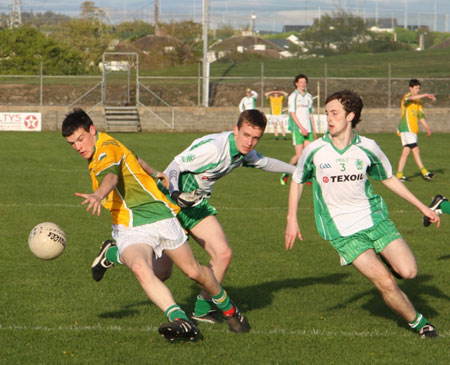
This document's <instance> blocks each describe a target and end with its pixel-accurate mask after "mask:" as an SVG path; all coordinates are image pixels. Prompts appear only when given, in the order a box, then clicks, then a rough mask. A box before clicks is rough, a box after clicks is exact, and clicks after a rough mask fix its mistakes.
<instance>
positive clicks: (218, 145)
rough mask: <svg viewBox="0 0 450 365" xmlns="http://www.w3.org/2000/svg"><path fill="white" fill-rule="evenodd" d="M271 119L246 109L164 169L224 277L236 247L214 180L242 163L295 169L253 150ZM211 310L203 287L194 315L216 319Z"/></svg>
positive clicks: (185, 222)
mask: <svg viewBox="0 0 450 365" xmlns="http://www.w3.org/2000/svg"><path fill="white" fill-rule="evenodd" d="M266 125H267V119H266V117H265V115H264V113H262V112H260V111H259V110H256V109H252V110H246V111H244V112H242V113H241V115H240V116H239V120H238V122H237V125H236V126H234V128H233V131H230V132H223V133H218V134H210V135H206V136H204V137H202V138H199V139H197V140H195V141H194V142H193V143H192V144H191V145H190V146H189V147H188V148H186V149H185V150H184V151H183V152H181V153H180V154H179V155H178V156H176V157H175V158H174V160H173V161H172V162H171V163H170V164H169V166H168V167H167V168H166V170H165V173H166V174H167V176H168V177H169V181H170V196H171V198H172V199H173V200H174V201H175V202H177V203H178V205H180V207H182V209H181V211H180V213H178V215H177V217H178V219H179V220H180V222H181V225H182V226H183V227H184V228H185V229H186V230H188V231H189V233H190V234H191V235H192V237H193V238H194V239H195V240H196V241H197V242H198V243H199V244H200V245H201V246H202V247H203V248H204V249H205V250H206V251H207V252H208V254H209V255H210V257H211V259H210V262H209V266H210V267H211V269H212V270H213V272H214V275H215V276H216V278H217V281H218V282H219V283H220V282H222V280H223V278H224V276H225V273H226V271H227V269H228V266H229V265H230V261H231V256H232V250H231V247H230V245H229V244H228V241H227V239H226V237H225V233H224V231H223V228H222V226H221V225H220V223H219V221H218V220H217V218H216V214H217V212H216V209H215V208H214V207H213V206H212V205H210V204H209V202H208V198H209V197H210V196H211V193H212V189H213V185H214V184H215V182H216V181H217V180H219V179H220V178H222V177H223V176H225V175H227V174H229V173H230V172H232V171H233V170H234V169H236V168H238V167H240V166H245V167H256V168H259V169H262V170H264V171H269V172H277V173H279V172H284V173H288V174H292V173H293V172H294V169H295V167H294V166H292V165H290V164H288V163H285V162H282V161H279V160H276V159H273V158H269V157H265V156H263V155H261V154H260V153H258V152H257V151H255V150H254V148H255V147H256V145H257V144H258V142H259V141H260V139H261V137H262V136H263V133H264V130H265V128H266ZM192 192H195V194H197V196H198V199H197V204H195V206H190V207H189V206H188V205H192V204H194V203H195V202H194V200H190V201H187V202H186V201H185V199H184V196H185V194H187V193H192ZM167 193H168V192H167ZM230 198H231V197H230ZM210 311H211V300H210V297H209V295H208V294H207V293H206V292H205V291H202V292H201V293H200V295H199V296H198V297H197V301H196V303H195V312H194V315H193V317H192V318H193V319H196V320H198V321H204V322H210V323H213V322H215V321H217V318H216V317H215V316H214V315H212V314H211V313H210Z"/></svg>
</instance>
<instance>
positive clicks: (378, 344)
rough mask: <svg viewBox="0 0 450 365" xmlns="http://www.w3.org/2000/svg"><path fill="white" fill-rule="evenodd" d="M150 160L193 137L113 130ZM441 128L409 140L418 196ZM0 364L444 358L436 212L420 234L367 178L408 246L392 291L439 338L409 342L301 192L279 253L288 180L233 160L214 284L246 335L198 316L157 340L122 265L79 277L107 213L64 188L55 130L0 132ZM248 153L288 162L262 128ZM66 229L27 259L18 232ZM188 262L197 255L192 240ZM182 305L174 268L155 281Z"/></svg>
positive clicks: (225, 183)
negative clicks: (60, 245) (222, 255)
mask: <svg viewBox="0 0 450 365" xmlns="http://www.w3.org/2000/svg"><path fill="white" fill-rule="evenodd" d="M115 136H116V137H117V138H118V139H119V140H121V141H122V142H124V143H125V144H126V145H128V146H129V147H130V148H132V149H133V150H134V151H135V152H136V153H138V154H139V155H140V156H142V157H143V158H144V159H145V160H147V161H148V162H149V163H150V164H151V165H152V166H154V167H156V168H158V169H163V168H164V167H165V166H166V165H167V164H168V163H169V162H170V161H171V159H172V157H173V156H174V155H175V154H177V153H179V152H180V151H182V150H183V149H184V148H185V147H186V146H187V145H188V143H190V142H191V141H192V140H193V139H194V138H195V137H198V136H200V135H199V134H116V135H115ZM369 137H371V138H374V139H376V140H377V142H378V143H379V144H380V146H381V147H382V148H383V149H384V151H385V152H386V154H387V155H388V156H389V158H390V159H391V163H392V164H393V166H394V169H395V168H396V165H397V161H398V157H399V154H400V142H399V139H398V137H396V136H395V134H394V133H390V134H376V135H369ZM448 140H449V137H448V135H445V134H433V135H432V136H431V137H429V138H426V137H425V136H424V135H421V136H420V138H419V144H420V147H421V151H422V158H423V160H424V163H425V165H426V166H427V167H428V168H429V169H430V170H431V171H434V172H436V173H437V174H438V175H437V177H436V178H435V180H433V181H432V182H426V181H424V180H423V179H422V178H421V177H420V176H419V175H418V173H417V169H416V167H415V165H414V162H413V161H412V157H410V160H409V161H408V164H407V167H406V174H407V175H408V176H410V177H412V181H411V182H408V187H409V188H410V189H411V190H412V191H413V192H414V193H415V194H416V195H417V196H418V197H419V198H420V199H422V200H423V201H424V202H426V203H427V204H428V203H429V201H430V200H431V198H432V197H433V196H434V195H435V194H436V193H441V194H444V195H446V194H447V195H449V185H448V177H449V176H450V172H449V171H448V147H447V145H448ZM0 145H1V146H2V148H1V149H0V161H1V164H2V171H3V172H2V178H1V179H0V216H1V223H2V224H1V225H0V247H1V255H0V278H1V279H0V280H1V290H0V363H2V364H120V363H124V364H125V363H126V364H162V363H183V364H194V363H218V364H248V363H250V362H254V363H264V364H266V363H271V364H275V363H280V364H286V363H315V364H322V363H324V364H325V363H326V364H334V363H336V364H340V363H352V364H353V363H358V364H360V363H391V364H412V363H424V362H433V363H441V364H448V363H449V362H450V355H449V354H448V345H449V342H450V340H449V339H450V331H449V328H450V319H449V318H450V307H449V305H448V303H449V299H450V290H449V284H448V278H447V275H449V273H450V265H449V260H450V249H449V246H448V241H447V238H448V237H449V230H450V220H449V217H448V216H443V217H442V222H441V228H440V229H438V230H437V229H436V228H435V227H434V226H432V227H429V228H427V229H426V228H424V227H423V226H422V223H421V218H422V217H421V215H420V213H419V212H418V211H416V210H415V209H414V208H413V207H412V206H410V205H409V204H407V203H406V202H404V201H402V200H401V199H400V198H398V197H396V196H395V195H394V194H392V193H391V192H389V191H387V190H386V189H385V188H384V186H382V185H381V184H380V183H376V182H374V183H373V185H374V189H375V191H376V192H378V193H381V194H382V195H383V197H384V198H385V201H386V203H387V205H388V208H389V210H390V213H391V218H392V219H393V220H394V221H395V223H396V225H397V227H398V229H399V230H400V232H401V233H402V234H403V235H404V237H405V239H406V240H407V242H408V243H409V245H410V246H411V248H412V249H413V251H414V253H415V255H416V258H417V261H418V264H419V270H420V272H419V275H418V277H417V278H416V279H414V280H411V281H402V282H400V286H401V287H402V289H403V290H404V291H405V292H406V293H407V295H408V296H409V297H410V299H411V301H412V302H413V304H414V305H415V306H416V308H417V309H418V310H419V311H421V312H422V313H424V315H425V316H426V317H427V318H428V319H429V320H430V321H431V322H432V323H433V324H434V325H435V326H436V327H437V329H438V331H439V333H440V335H441V336H440V338H438V339H436V340H431V341H430V340H421V339H420V338H419V337H418V335H416V334H415V333H413V332H412V331H410V330H409V329H408V327H407V324H406V323H405V322H403V321H402V320H400V319H399V318H398V317H397V316H396V315H394V314H393V313H392V312H391V311H390V310H389V309H388V308H387V307H386V305H385V304H384V302H383V301H382V299H381V297H380V296H379V294H378V293H377V292H376V290H375V289H374V288H373V287H372V286H371V285H370V284H369V282H368V281H367V280H366V279H364V278H363V277H362V276H361V275H360V274H359V273H357V272H356V271H355V270H354V269H353V268H351V267H345V268H342V267H340V266H339V261H338V257H337V254H336V253H335V252H334V250H333V249H332V247H331V246H330V244H329V243H328V242H326V241H324V240H322V239H321V238H320V237H319V236H318V234H317V232H316V229H315V224H314V218H313V210H312V198H311V194H310V190H311V189H310V187H306V188H305V192H304V197H303V199H302V204H301V213H300V221H301V222H300V224H301V229H302V233H303V237H304V241H303V242H297V243H296V245H295V247H294V249H293V250H292V251H290V252H286V251H285V250H284V241H283V240H284V228H285V223H286V206H287V196H288V186H284V187H283V186H281V185H280V184H279V176H278V174H270V173H265V172H262V171H258V170H254V169H246V168H241V169H238V170H237V171H235V172H233V173H232V174H231V175H229V176H226V177H225V178H223V179H222V180H220V181H219V182H218V183H217V184H216V186H215V190H214V195H213V198H212V199H211V202H212V204H213V205H214V206H216V208H217V209H218V212H219V216H218V217H219V220H220V221H221V223H222V225H223V227H224V229H225V232H226V233H227V237H228V239H229V242H230V244H231V246H232V248H233V252H234V256H233V260H232V264H231V267H230V269H229V271H228V275H227V277H226V279H225V282H224V283H223V285H224V287H225V288H226V289H227V290H228V292H229V293H230V295H231V297H232V298H233V299H234V300H235V301H236V303H238V305H239V307H240V308H241V310H242V311H243V312H244V313H245V315H246V316H247V317H248V319H249V321H250V323H251V325H252V331H251V332H250V333H249V334H244V335H239V334H233V333H229V332H228V330H227V326H226V324H222V325H207V324H200V325H199V328H200V330H201V332H202V334H203V336H204V340H203V341H201V342H198V343H180V344H169V343H167V342H166V341H165V340H164V339H163V338H161V337H160V336H159V335H158V333H157V328H158V326H159V325H160V324H161V323H163V322H166V318H165V316H164V314H163V313H162V312H161V311H160V310H159V309H158V308H157V307H156V306H154V305H153V304H152V303H150V302H149V300H148V299H147V298H146V296H145V295H144V293H143V291H142V290H141V289H140V287H139V285H138V283H137V281H136V279H135V278H134V277H133V276H132V274H131V273H130V271H129V270H128V269H126V268H125V267H115V268H113V269H110V270H109V271H108V272H107V273H106V275H105V278H104V279H103V281H101V282H99V283H96V282H94V281H93V280H92V279H91V276H90V264H91V262H92V260H93V258H94V257H95V255H96V254H97V252H98V248H99V245H100V243H101V241H103V240H104V239H106V238H109V237H110V224H111V223H110V217H109V214H108V213H107V212H106V211H104V210H103V211H102V215H101V216H100V217H96V216H95V217H93V216H91V214H90V213H89V214H88V213H86V212H85V209H84V208H83V207H81V205H80V199H79V198H77V197H76V196H75V195H74V193H75V192H76V191H78V192H90V191H91V186H90V180H89V176H88V171H87V163H86V161H84V160H83V159H82V158H80V157H79V156H78V155H77V154H76V153H75V152H74V151H73V150H71V148H70V147H69V146H68V145H67V144H66V142H65V141H64V140H63V138H62V137H61V136H60V134H59V133H55V132H42V133H20V132H17V133H16V132H2V133H0ZM258 150H259V151H260V152H262V153H264V154H266V155H268V156H271V157H276V158H279V159H282V160H286V161H287V160H289V158H290V157H291V155H292V153H293V148H292V146H291V144H290V142H287V141H275V140H274V139H273V136H272V135H266V136H265V137H264V138H263V140H262V141H261V143H260V145H259V146H258ZM43 221H51V222H55V223H57V224H58V225H60V226H61V227H62V228H63V229H64V230H65V232H66V234H67V238H68V245H67V248H66V251H65V253H64V254H63V255H62V256H61V257H59V258H58V259H56V260H53V261H41V260H39V259H37V258H35V257H34V256H33V255H32V254H31V252H30V251H29V250H28V245H27V237H28V233H29V232H30V230H31V228H32V227H33V226H34V225H35V224H37V223H40V222H43ZM191 246H192V247H193V249H194V252H195V254H196V256H197V257H198V259H199V260H200V261H201V262H203V263H206V262H207V257H206V255H205V254H204V252H203V251H202V250H201V249H199V247H198V246H197V244H196V243H194V242H192V243H191ZM167 284H168V286H169V287H170V289H171V290H172V291H173V294H174V296H175V298H176V300H177V301H178V302H179V304H180V305H181V306H182V307H183V308H185V309H186V311H187V312H188V313H190V312H191V311H192V309H193V304H194V300H195V297H196V295H197V293H198V290H197V287H196V286H195V285H194V284H193V283H192V282H190V281H189V280H188V279H187V278H185V277H184V276H183V275H182V274H181V272H180V271H179V270H178V269H175V270H174V273H173V276H172V278H171V279H170V280H169V281H168V282H167Z"/></svg>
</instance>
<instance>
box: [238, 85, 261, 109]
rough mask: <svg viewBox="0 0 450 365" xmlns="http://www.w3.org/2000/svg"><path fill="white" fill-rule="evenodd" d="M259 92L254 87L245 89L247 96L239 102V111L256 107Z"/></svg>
mask: <svg viewBox="0 0 450 365" xmlns="http://www.w3.org/2000/svg"><path fill="white" fill-rule="evenodd" d="M257 98H258V93H257V92H256V91H254V90H252V89H247V90H245V96H244V97H243V98H242V99H241V102H240V103H239V111H240V112H241V113H242V112H243V111H244V110H249V109H256V99H257Z"/></svg>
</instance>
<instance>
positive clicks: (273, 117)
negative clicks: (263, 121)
mask: <svg viewBox="0 0 450 365" xmlns="http://www.w3.org/2000/svg"><path fill="white" fill-rule="evenodd" d="M288 95H289V94H288V93H287V92H286V91H282V90H278V89H277V88H275V89H274V90H272V91H268V92H266V93H265V94H264V96H265V97H266V98H267V97H269V100H270V117H269V120H270V122H271V123H272V125H273V134H274V136H275V139H278V125H279V126H280V129H281V135H282V136H283V139H286V131H285V129H284V115H283V112H282V111H283V101H284V98H285V97H286V96H288Z"/></svg>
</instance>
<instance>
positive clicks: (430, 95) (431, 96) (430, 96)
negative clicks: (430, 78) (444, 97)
mask: <svg viewBox="0 0 450 365" xmlns="http://www.w3.org/2000/svg"><path fill="white" fill-rule="evenodd" d="M428 99H431V100H432V101H436V96H435V95H434V94H428Z"/></svg>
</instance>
